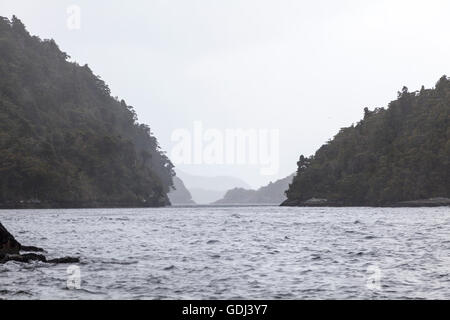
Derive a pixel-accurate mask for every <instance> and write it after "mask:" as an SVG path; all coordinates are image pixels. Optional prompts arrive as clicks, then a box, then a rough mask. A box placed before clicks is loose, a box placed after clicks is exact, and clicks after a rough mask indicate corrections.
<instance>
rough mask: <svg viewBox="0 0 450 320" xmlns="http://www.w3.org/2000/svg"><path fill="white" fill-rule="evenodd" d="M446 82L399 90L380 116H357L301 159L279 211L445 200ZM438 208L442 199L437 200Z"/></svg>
mask: <svg viewBox="0 0 450 320" xmlns="http://www.w3.org/2000/svg"><path fill="white" fill-rule="evenodd" d="M449 120H450V80H449V79H448V78H447V77H445V76H444V77H442V78H441V79H440V80H439V81H438V83H437V84H436V87H435V88H434V89H428V90H427V89H425V88H423V87H422V89H421V90H420V91H416V92H409V91H408V89H407V88H406V87H404V88H403V90H402V91H401V92H399V94H398V99H397V100H395V101H392V102H391V103H390V104H389V107H388V108H387V109H384V108H377V109H375V110H374V111H369V109H367V108H365V109H364V119H363V120H361V121H360V122H359V123H358V124H356V125H352V126H351V127H348V128H343V129H341V131H340V132H339V133H338V134H337V135H336V136H335V137H334V139H333V140H331V141H329V142H328V143H326V144H325V145H324V146H322V147H321V148H320V149H319V150H318V151H317V153H316V154H315V155H314V156H312V157H310V158H307V157H304V156H301V157H300V161H299V162H298V171H297V175H296V176H295V178H294V181H293V183H292V184H291V185H290V188H289V190H288V192H287V197H288V200H287V201H286V202H285V203H284V204H285V205H302V204H305V201H308V200H311V199H316V200H311V201H310V202H309V203H319V204H328V205H352V206H354V205H371V206H381V205H393V204H397V203H399V202H404V201H413V200H420V199H430V198H439V197H440V198H449V197H450V122H449ZM439 203H442V199H441V200H439Z"/></svg>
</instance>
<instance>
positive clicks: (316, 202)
mask: <svg viewBox="0 0 450 320" xmlns="http://www.w3.org/2000/svg"><path fill="white" fill-rule="evenodd" d="M327 203H328V200H327V199H317V198H312V199H309V200H307V201H305V202H304V203H303V204H304V205H306V206H315V205H325V204H327Z"/></svg>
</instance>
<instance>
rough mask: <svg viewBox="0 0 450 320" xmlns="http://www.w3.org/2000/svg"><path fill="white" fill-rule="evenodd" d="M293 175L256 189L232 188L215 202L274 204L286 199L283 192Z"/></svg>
mask: <svg viewBox="0 0 450 320" xmlns="http://www.w3.org/2000/svg"><path fill="white" fill-rule="evenodd" d="M293 177H294V175H290V176H289V177H286V178H284V179H280V180H278V181H275V182H271V183H269V184H268V185H267V186H264V187H261V188H259V189H258V190H249V189H243V188H234V189H232V190H229V191H227V193H226V194H225V196H224V197H223V199H220V200H218V201H216V202H215V204H276V205H279V204H281V203H282V202H283V201H285V200H286V195H285V192H286V191H287V189H288V187H289V184H290V183H291V182H292V179H293Z"/></svg>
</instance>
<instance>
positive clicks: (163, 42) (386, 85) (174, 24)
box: [0, 0, 450, 187]
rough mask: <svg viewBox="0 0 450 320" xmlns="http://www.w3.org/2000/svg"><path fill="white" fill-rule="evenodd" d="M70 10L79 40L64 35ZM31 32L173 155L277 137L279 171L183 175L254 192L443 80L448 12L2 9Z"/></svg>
mask: <svg viewBox="0 0 450 320" xmlns="http://www.w3.org/2000/svg"><path fill="white" fill-rule="evenodd" d="M69 5H78V6H79V7H80V8H81V10H82V11H81V23H82V24H81V29H80V30H69V29H68V28H67V26H66V21H67V17H68V16H67V13H66V9H67V7H68V6H69ZM13 14H15V15H17V16H18V17H19V18H20V19H21V20H22V21H23V22H24V23H25V25H26V26H27V28H28V30H29V31H30V32H31V33H32V34H35V35H38V36H40V37H41V38H54V39H55V40H56V42H57V43H58V44H59V46H60V48H61V49H62V50H63V51H65V52H67V53H68V54H69V55H71V56H72V58H73V60H75V61H77V62H79V63H80V64H84V63H88V64H89V66H90V67H91V69H92V70H93V71H94V73H96V74H98V75H101V77H102V79H104V80H105V81H106V83H107V84H108V85H109V86H110V88H111V89H112V93H113V95H117V96H119V98H123V99H125V101H127V103H128V104H131V105H133V106H134V107H135V109H136V111H137V113H138V116H139V120H140V122H143V123H147V124H149V125H150V127H151V128H152V131H153V132H154V133H155V135H156V137H157V138H158V140H159V141H160V144H161V146H162V147H163V149H164V150H167V151H168V152H169V153H170V150H171V148H172V146H173V143H172V142H171V134H172V132H173V130H175V129H178V128H187V129H191V128H192V126H193V122H194V121H196V120H200V121H202V122H203V125H204V126H205V127H206V128H216V129H219V130H224V129H226V128H244V129H246V128H257V129H258V128H261V129H263V128H267V129H279V130H280V137H281V140H280V148H281V149H280V152H281V154H280V161H281V169H280V172H279V174H278V175H276V176H261V175H260V174H259V167H253V166H206V165H192V166H182V167H181V168H182V169H183V171H185V172H189V173H193V174H202V175H234V176H237V177H240V178H242V179H244V180H246V181H247V182H248V183H249V184H251V185H253V186H255V187H256V186H260V185H263V184H266V183H267V182H269V181H271V180H275V179H277V178H282V177H284V176H287V175H289V174H290V173H292V172H294V171H295V170H296V161H297V159H298V157H299V155H300V154H305V155H310V154H313V153H314V152H315V150H316V149H317V148H319V147H320V146H321V145H322V144H323V143H324V142H326V141H327V140H328V139H329V138H331V137H332V136H334V135H335V134H336V133H337V132H338V130H339V128H341V127H344V126H349V125H351V124H352V123H353V122H357V121H358V120H360V119H361V117H362V114H363V112H362V110H363V108H364V107H369V108H374V107H377V106H386V105H387V103H388V102H389V101H391V100H393V99H395V97H396V92H397V91H398V90H400V89H401V87H402V86H403V85H406V86H408V87H409V88H410V90H416V89H419V88H420V86H421V85H422V84H423V85H425V86H426V87H432V86H433V85H434V84H435V82H436V81H437V80H438V79H439V78H440V77H441V76H442V75H443V74H450V72H449V70H450V58H449V57H450V41H449V40H448V36H449V34H450V33H449V31H450V19H449V17H450V1H446V0H441V1H440V0H428V1H417V0H409V1H406V0H389V1H361V0H359V1H353V0H341V1H335V0H334V1H333V0H322V1H314V2H312V1H280V0H277V1H275V0H272V1H263V0H239V1H238V0H222V1H218V0H189V1H186V0H178V1H169V0H167V1H163V0H153V1H151V0H150V1H148V0H147V1H138V0H133V1H111V0H108V1H106V0H103V1H101V0H96V1H87V0H85V1H75V0H73V1H65V0H40V1H33V0H28V1H22V0H15V1H4V0H2V2H1V3H0V15H1V16H7V17H11V16H12V15H13Z"/></svg>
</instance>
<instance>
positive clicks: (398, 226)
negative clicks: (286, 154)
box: [0, 207, 450, 299]
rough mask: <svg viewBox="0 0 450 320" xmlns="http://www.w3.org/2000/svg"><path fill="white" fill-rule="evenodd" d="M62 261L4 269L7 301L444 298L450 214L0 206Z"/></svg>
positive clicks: (17, 230)
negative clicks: (71, 267)
mask: <svg viewBox="0 0 450 320" xmlns="http://www.w3.org/2000/svg"><path fill="white" fill-rule="evenodd" d="M0 221H1V222H2V223H3V224H4V225H5V226H6V227H7V228H8V229H9V231H10V232H11V233H13V234H14V235H15V236H16V238H17V239H18V240H19V241H20V242H22V243H23V244H25V245H37V246H41V247H44V248H46V249H47V250H48V256H49V257H58V256H66V255H72V256H79V257H80V258H81V263H80V264H79V265H78V266H79V267H80V270H81V289H80V290H69V289H67V282H66V281H67V267H68V266H67V265H47V264H43V263H32V264H29V265H27V264H20V263H15V262H8V263H7V264H4V265H0V299H80V298H81V299H386V298H388V299H405V298H413V299H449V298H450V255H449V253H450V237H449V235H450V209H449V208H414V209H412V208H409V209H406V208H396V209H392V208H376V209H374V208H279V207H227V208H206V207H205V208H164V209H96V210H2V211H0Z"/></svg>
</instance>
